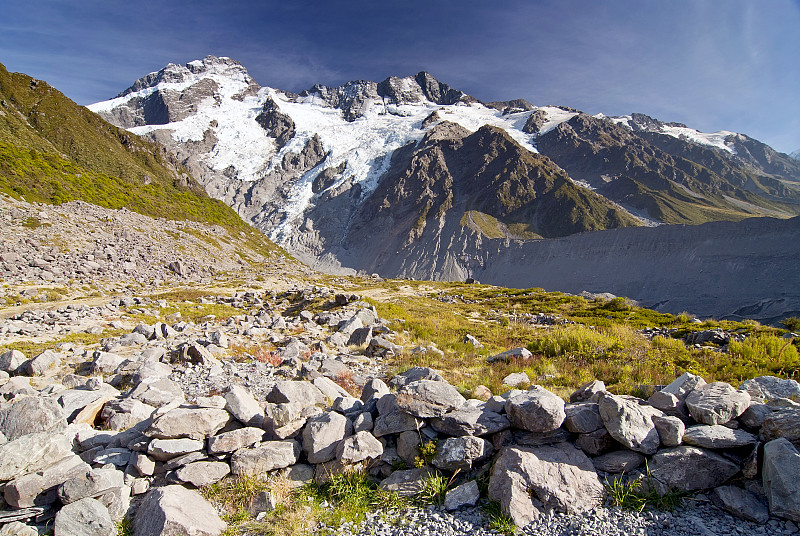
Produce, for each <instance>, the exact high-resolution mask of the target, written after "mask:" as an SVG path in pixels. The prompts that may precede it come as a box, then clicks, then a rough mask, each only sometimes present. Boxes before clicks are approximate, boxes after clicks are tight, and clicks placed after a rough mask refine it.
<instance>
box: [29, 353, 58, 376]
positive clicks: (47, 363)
mask: <svg viewBox="0 0 800 536" xmlns="http://www.w3.org/2000/svg"><path fill="white" fill-rule="evenodd" d="M63 359H64V356H63V354H60V353H58V352H55V351H53V350H45V351H44V352H42V353H41V354H39V355H37V356H36V357H34V358H33V359H31V360H29V361H26V362H25V364H24V365H22V371H23V372H24V373H25V374H27V375H28V376H41V375H43V374H44V373H45V372H47V370H48V369H54V368H56V367H58V366H59V365H60V364H61V361H62V360H63Z"/></svg>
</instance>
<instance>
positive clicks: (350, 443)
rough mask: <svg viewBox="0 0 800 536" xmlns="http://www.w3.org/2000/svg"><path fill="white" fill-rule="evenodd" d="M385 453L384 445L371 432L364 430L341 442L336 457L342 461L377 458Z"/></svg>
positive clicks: (337, 447) (349, 461)
mask: <svg viewBox="0 0 800 536" xmlns="http://www.w3.org/2000/svg"><path fill="white" fill-rule="evenodd" d="M382 454H383V445H382V444H381V442H380V441H378V440H377V439H375V436H374V435H372V434H371V433H369V432H366V431H362V432H358V433H357V434H355V435H352V436H350V437H348V438H347V439H344V440H342V441H340V442H339V444H338V445H337V446H336V459H337V460H338V461H339V462H341V463H350V464H352V463H358V462H363V461H364V460H370V459H372V460H376V459H378V458H380V457H381V455H382Z"/></svg>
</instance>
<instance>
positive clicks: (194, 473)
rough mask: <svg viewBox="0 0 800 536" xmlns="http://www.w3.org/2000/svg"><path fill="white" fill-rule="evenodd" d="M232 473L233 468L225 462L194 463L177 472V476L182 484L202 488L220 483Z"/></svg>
mask: <svg viewBox="0 0 800 536" xmlns="http://www.w3.org/2000/svg"><path fill="white" fill-rule="evenodd" d="M230 472H231V468H230V466H229V465H228V464H227V463H225V462H192V463H189V464H186V465H184V466H183V467H181V468H180V469H178V470H177V471H175V476H176V477H177V478H178V480H180V481H181V482H185V483H188V484H191V485H193V486H194V487H196V488H200V487H203V486H208V485H209V484H213V483H215V482H219V481H220V480H222V479H223V478H224V477H225V476H227V475H228V474H230Z"/></svg>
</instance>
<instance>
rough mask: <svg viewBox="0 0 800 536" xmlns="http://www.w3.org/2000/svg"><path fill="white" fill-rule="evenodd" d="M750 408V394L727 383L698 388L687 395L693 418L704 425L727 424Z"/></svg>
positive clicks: (687, 403) (716, 383) (710, 384)
mask: <svg viewBox="0 0 800 536" xmlns="http://www.w3.org/2000/svg"><path fill="white" fill-rule="evenodd" d="M749 406H750V393H748V392H747V391H737V390H736V389H734V388H733V387H731V386H730V384H727V383H725V382H714V383H709V384H707V385H701V386H698V387H696V388H695V389H694V390H693V391H692V392H691V393H689V394H688V395H686V407H687V408H688V409H689V413H690V414H691V415H692V418H693V419H694V420H695V421H697V422H699V423H703V424H725V423H726V422H728V421H730V420H731V419H735V418H736V417H738V416H739V415H741V414H742V413H744V412H745V410H747V408H748V407H749Z"/></svg>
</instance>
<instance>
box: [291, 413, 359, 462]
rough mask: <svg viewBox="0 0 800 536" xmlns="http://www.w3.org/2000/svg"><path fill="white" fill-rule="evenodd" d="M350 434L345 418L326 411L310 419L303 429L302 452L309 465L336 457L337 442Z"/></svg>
mask: <svg viewBox="0 0 800 536" xmlns="http://www.w3.org/2000/svg"><path fill="white" fill-rule="evenodd" d="M351 432H352V425H351V424H350V422H349V421H348V420H347V417H345V416H344V415H341V414H339V413H336V412H334V411H326V412H324V413H322V414H321V415H317V416H316V417H312V418H310V419H308V421H307V422H306V426H305V428H303V450H304V451H305V453H306V458H307V459H308V462H309V463H323V462H327V461H330V460H332V459H334V458H335V457H336V447H337V446H338V444H339V442H340V441H341V440H342V439H344V438H345V437H347V436H348V435H349V434H350V433H351Z"/></svg>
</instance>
